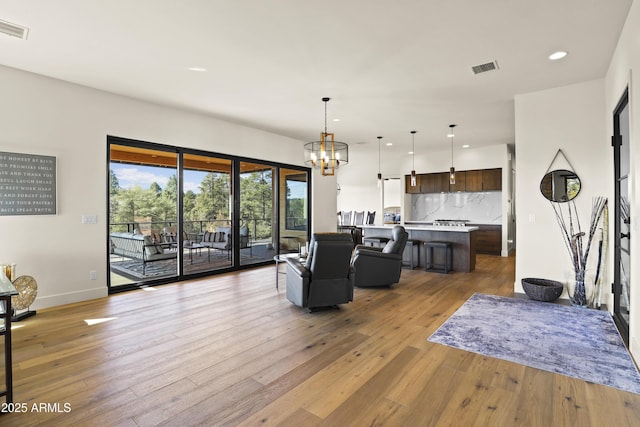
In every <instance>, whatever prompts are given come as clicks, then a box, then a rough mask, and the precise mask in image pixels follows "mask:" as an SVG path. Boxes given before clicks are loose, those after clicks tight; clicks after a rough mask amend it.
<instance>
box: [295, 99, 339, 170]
mask: <svg viewBox="0 0 640 427" xmlns="http://www.w3.org/2000/svg"><path fill="white" fill-rule="evenodd" d="M329 100H331V98H322V102H324V132H322V133H321V134H320V141H312V142H308V143H306V144H305V145H304V162H305V163H306V164H307V165H309V166H312V167H319V168H320V172H321V173H322V175H335V170H336V169H337V168H338V167H339V166H340V165H346V164H347V163H349V146H348V145H347V144H346V143H345V142H340V141H334V135H333V134H332V133H327V102H329Z"/></svg>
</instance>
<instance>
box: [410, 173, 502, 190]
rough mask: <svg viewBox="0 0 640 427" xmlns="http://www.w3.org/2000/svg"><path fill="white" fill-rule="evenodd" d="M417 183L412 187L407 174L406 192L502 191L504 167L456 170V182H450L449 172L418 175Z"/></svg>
mask: <svg viewBox="0 0 640 427" xmlns="http://www.w3.org/2000/svg"><path fill="white" fill-rule="evenodd" d="M416 178H417V184H418V185H416V186H415V187H411V185H410V182H411V181H410V180H411V176H409V175H405V182H406V187H405V188H406V190H405V192H406V193H409V194H419V193H449V192H457V191H466V192H470V193H471V192H478V191H501V190H502V169H501V168H497V169H476V170H468V171H456V183H455V184H449V172H438V173H424V174H419V175H417V177H416Z"/></svg>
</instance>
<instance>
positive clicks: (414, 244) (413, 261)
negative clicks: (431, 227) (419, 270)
mask: <svg viewBox="0 0 640 427" xmlns="http://www.w3.org/2000/svg"><path fill="white" fill-rule="evenodd" d="M421 244H422V241H420V240H415V239H408V240H407V245H406V246H405V247H404V250H405V252H406V251H409V263H406V262H404V261H403V262H402V265H405V266H408V267H411V269H414V268H416V267H417V266H418V260H419V259H420V245H421ZM414 253H415V256H414ZM403 255H404V254H403ZM403 258H404V256H403Z"/></svg>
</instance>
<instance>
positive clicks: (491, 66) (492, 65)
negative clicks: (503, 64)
mask: <svg viewBox="0 0 640 427" xmlns="http://www.w3.org/2000/svg"><path fill="white" fill-rule="evenodd" d="M498 68H499V67H498V61H492V62H487V63H486V64H480V65H474V66H473V67H471V69H472V70H473V74H480V73H486V72H487V71H493V70H497V69H498Z"/></svg>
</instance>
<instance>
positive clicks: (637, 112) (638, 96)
mask: <svg viewBox="0 0 640 427" xmlns="http://www.w3.org/2000/svg"><path fill="white" fill-rule="evenodd" d="M639 40H640V2H637V1H635V2H633V5H632V6H631V9H630V10H629V15H628V16H627V21H626V23H625V26H624V28H623V31H622V34H621V35H620V39H619V40H618V45H617V47H616V50H615V53H614V55H613V58H612V60H611V64H610V65H609V70H608V72H607V76H606V79H605V83H606V85H605V87H606V96H605V121H606V125H605V127H606V129H607V134H608V135H611V134H612V133H613V111H614V109H615V107H616V105H617V104H618V101H619V100H620V97H621V96H622V93H623V92H624V89H625V87H627V86H629V113H630V117H629V119H630V150H631V153H630V154H631V156H630V157H631V165H630V166H631V167H630V179H629V182H630V186H631V188H630V193H631V197H630V204H631V226H632V233H631V235H632V236H633V235H634V232H635V235H636V236H638V231H639V230H640V227H639V226H638V221H640V217H639V216H638V209H639V208H640V183H639V182H638V180H639V179H640V176H639V175H638V172H637V170H638V167H639V166H640V109H639V108H638V105H640V104H638V100H640V85H638V82H637V79H638V70H640V43H639V42H638V41H639ZM634 74H635V79H636V81H635V82H634V81H633V77H634ZM611 212H612V215H613V210H612V211H611ZM611 229H612V230H613V226H612V227H611ZM639 243H640V242H639V241H638V239H637V238H636V239H633V238H632V239H631V265H632V271H631V284H630V288H631V301H630V304H629V305H630V317H631V319H630V324H629V329H630V331H629V343H630V348H631V353H632V354H633V355H634V357H635V359H636V360H640V270H637V268H636V267H635V266H639V265H640V244H639ZM609 282H611V280H610V281H609Z"/></svg>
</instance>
